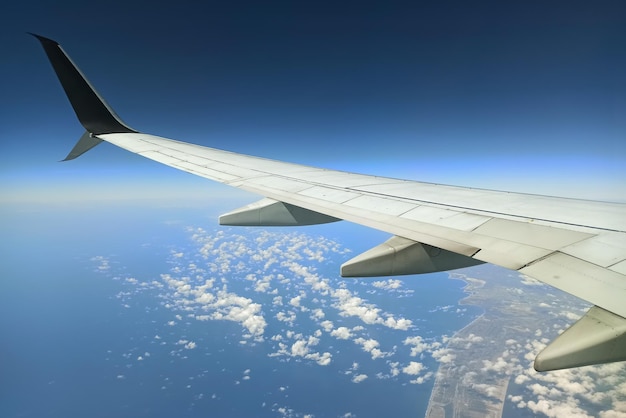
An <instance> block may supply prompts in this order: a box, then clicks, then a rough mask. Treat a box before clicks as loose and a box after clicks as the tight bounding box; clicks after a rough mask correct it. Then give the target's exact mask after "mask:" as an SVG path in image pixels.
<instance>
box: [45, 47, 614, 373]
mask: <svg viewBox="0 0 626 418" xmlns="http://www.w3.org/2000/svg"><path fill="white" fill-rule="evenodd" d="M34 36H35V37H37V39H39V41H40V42H41V44H42V46H43V48H44V50H45V52H46V54H47V56H48V58H49V60H50V62H51V64H52V66H53V68H54V70H55V72H56V74H57V76H58V78H59V80H60V82H61V85H62V87H63V88H64V90H65V92H66V94H67V96H68V98H69V100H70V103H71V104H72V106H73V108H74V111H75V112H76V115H77V117H78V119H79V121H80V123H81V124H82V125H83V127H84V128H85V129H86V132H85V134H84V135H83V136H82V137H81V139H80V140H79V141H78V143H77V144H76V146H75V147H74V149H72V151H71V152H70V153H69V155H68V156H67V157H66V159H65V160H70V159H73V158H76V157H78V156H80V155H81V154H83V153H84V152H86V151H88V150H89V149H91V148H93V147H94V146H96V145H98V144H99V143H101V142H102V141H105V142H108V143H111V144H113V145H117V146H118V147H121V148H124V149H126V150H128V151H130V152H133V153H136V154H139V155H142V156H144V157H146V158H150V159H152V160H155V161H157V162H160V163H162V164H166V165H169V166H171V167H174V168H176V169H179V170H183V171H186V172H189V173H191V174H195V175H198V176H201V177H205V178H208V179H211V180H215V181H218V182H221V183H224V184H228V185H230V186H233V187H238V188H241V189H244V190H247V191H250V192H253V193H256V194H259V195H261V196H264V198H263V199H261V200H260V201H258V202H255V203H252V204H250V205H248V206H245V207H243V208H240V209H237V210H235V211H233V212H230V213H227V214H225V215H222V216H221V217H220V224H226V225H248V226H251V225H254V226H273V225H283V226H284V225H310V224H319V223H325V222H334V221H338V220H342V219H343V220H348V221H351V222H355V223H358V224H362V225H365V226H368V227H371V228H375V229H379V230H382V231H385V232H388V233H390V234H392V235H393V237H392V238H391V239H389V240H388V241H386V242H385V243H383V244H381V245H379V246H377V247H375V248H373V249H371V250H369V251H366V252H365V253H363V254H361V255H359V256H357V257H355V258H353V259H352V260H350V261H348V262H346V263H345V264H344V265H342V267H341V274H342V275H343V276H349V277H363V276H384V275H402V274H418V273H428V272H435V271H446V270H451V269H456V268H461V267H467V266H471V265H475V264H480V263H483V262H487V263H493V264H496V265H499V266H502V267H506V268H508V269H511V270H517V271H519V272H520V273H522V274H525V275H528V276H531V277H534V278H535V279H538V280H540V281H542V282H544V283H547V284H549V285H551V286H554V287H556V288H558V289H561V290H564V291H566V292H568V293H571V294H573V295H575V296H577V297H579V298H581V299H584V300H586V301H589V302H590V303H592V304H593V305H595V306H594V307H592V308H591V309H590V310H589V312H587V314H585V315H584V316H583V317H582V318H581V319H580V320H579V321H578V322H576V323H575V324H574V325H572V326H571V327H570V328H569V329H568V330H566V331H565V332H564V333H563V334H561V335H560V336H559V337H558V338H556V339H555V340H554V341H553V342H552V343H550V344H549V345H548V346H547V347H546V348H545V349H544V350H543V351H542V352H541V353H540V354H539V355H538V356H537V358H536V359H535V368H536V369H537V370H538V371H546V370H555V369H562V368H570V367H578V366H582V365H589V364H600V363H607V362H613V361H626V205H624V204H618V203H606V202H594V201H586V200H574V199H565V198H557V197H550V196H540V195H531V194H520V193H510V192H501V191H492V190H482V189H472V188H467V187H455V186H447V185H440V184H432V183H424V182H417V181H410V180H400V179H393V178H385V177H377V176H371V175H362V174H355V173H348V172H343V171H335V170H328V169H322V168H315V167H309V166H304V165H299V164H291V163H287V162H281V161H275V160H270V159H265V158H259V157H254V156H249V155H243V154H238V153H233V152H228V151H224V150H220V149H214V148H208V147H204V146H200V145H194V144H189V143H185V142H180V141H175V140H172V139H166V138H161V137H158V136H153V135H148V134H144V133H140V132H138V131H136V130H134V129H132V128H130V127H129V126H128V125H126V124H125V123H124V122H122V121H121V119H120V118H119V117H118V116H117V115H116V114H115V112H113V110H112V109H111V107H110V106H109V105H108V104H107V103H106V102H105V101H104V100H103V99H102V98H101V97H100V95H99V94H98V93H97V92H96V90H95V89H94V88H93V87H92V86H91V84H89V82H88V81H87V79H86V78H85V77H84V76H83V74H82V73H81V71H80V70H79V69H78V67H77V66H76V65H75V64H74V63H73V62H72V61H71V59H70V58H69V56H68V55H67V54H66V53H65V52H64V51H63V49H62V48H61V47H60V45H59V44H58V43H57V42H55V41H53V40H51V39H47V38H44V37H42V36H39V35H34Z"/></svg>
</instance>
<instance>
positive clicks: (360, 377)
mask: <svg viewBox="0 0 626 418" xmlns="http://www.w3.org/2000/svg"><path fill="white" fill-rule="evenodd" d="M365 379H367V375H366V374H357V375H355V376H354V377H353V378H352V382H353V383H361V382H362V381H364V380H365Z"/></svg>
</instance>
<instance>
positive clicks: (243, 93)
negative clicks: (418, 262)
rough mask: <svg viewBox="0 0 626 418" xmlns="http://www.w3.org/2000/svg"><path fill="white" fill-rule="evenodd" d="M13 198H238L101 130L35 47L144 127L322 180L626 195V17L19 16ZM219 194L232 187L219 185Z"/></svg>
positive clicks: (3, 75)
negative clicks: (87, 135)
mask: <svg viewBox="0 0 626 418" xmlns="http://www.w3.org/2000/svg"><path fill="white" fill-rule="evenodd" d="M0 16H2V17H1V18H0V19H1V20H2V21H3V22H2V25H1V28H0V39H2V41H3V44H4V45H6V47H7V48H6V51H5V59H4V60H3V65H2V66H1V67H0V80H1V81H0V83H1V85H0V88H1V90H2V97H3V100H2V101H1V102H0V103H1V106H2V107H1V109H0V137H1V138H2V141H1V144H2V145H1V146H2V149H3V152H2V154H3V156H4V157H5V159H4V162H3V164H2V168H1V169H0V170H1V171H0V182H1V185H2V188H3V189H4V192H3V193H2V194H3V195H4V199H5V201H6V200H7V199H8V200H12V201H23V200H29V199H30V200H37V199H39V200H42V199H43V200H45V201H47V202H50V201H51V200H53V199H57V200H68V199H69V200H71V199H76V198H77V196H78V198H83V197H84V196H90V197H92V198H94V199H96V198H99V199H108V198H131V197H137V196H152V195H158V196H170V197H174V198H184V197H186V196H196V195H197V193H198V191H200V190H202V191H205V190H211V188H214V190H217V191H216V193H219V194H228V193H233V192H231V191H229V190H228V189H227V188H224V187H221V188H220V187H217V186H215V185H213V184H207V183H208V182H206V181H204V180H202V181H200V180H199V179H192V178H191V177H192V176H190V175H187V174H184V173H175V172H174V171H173V170H172V169H170V168H167V167H159V166H158V165H157V164H155V163H153V162H150V161H142V159H141V158H140V157H137V156H134V155H130V154H128V153H126V152H125V151H122V150H118V149H115V147H113V146H110V145H108V144H104V145H100V146H99V147H98V148H97V149H95V150H92V151H90V152H89V153H88V154H86V155H84V156H82V157H81V158H79V159H78V160H76V161H72V162H69V163H63V164H60V163H58V161H59V160H61V159H62V158H63V157H64V156H65V155H66V153H67V152H69V150H70V149H71V148H72V146H73V145H74V143H75V142H76V141H77V140H78V138H79V137H80V135H81V134H82V127H81V126H80V125H79V123H78V122H77V120H76V118H75V116H74V114H73V112H72V109H71V107H70V106H69V103H68V101H67V99H66V98H65V96H64V93H63V91H62V89H61V88H60V85H59V83H58V81H57V80H56V77H55V75H54V73H53V71H52V69H51V67H50V65H49V64H48V62H47V59H46V57H45V55H44V53H43V51H42V49H41V48H40V46H39V45H38V43H37V42H36V40H35V39H33V38H31V37H29V36H28V35H26V34H25V32H27V31H30V32H35V33H38V34H41V35H44V36H47V37H50V38H53V39H55V40H57V41H58V42H60V43H61V45H62V46H63V48H64V49H65V50H66V51H67V53H68V54H69V55H70V56H71V57H72V59H73V60H74V61H75V62H76V63H77V64H78V66H79V67H80V68H81V69H82V71H83V72H84V73H85V74H86V75H87V77H88V78H89V80H90V81H91V82H92V84H93V85H94V86H95V87H96V89H98V90H99V92H100V93H101V95H103V96H104V97H105V98H106V100H107V101H108V102H109V103H110V104H111V106H112V107H113V108H114V109H115V110H116V112H117V113H118V114H119V115H120V116H121V117H122V119H123V120H124V121H125V122H126V123H128V124H129V125H130V126H132V127H134V128H135V129H137V130H140V131H143V132H147V133H152V134H156V135H160V136H165V137H170V138H174V139H178V140H183V141H189V142H194V143H199V144H202V145H207V146H213V147H218V148H224V149H228V150H233V151H239V152H244V153H249V154H253V155H261V156H265V157H270V158H276V159H283V160H288V161H293V162H300V163H305V164H311V165H316V166H323V167H328V168H335V169H341V170H348V171H357V172H364V173H367V174H377V175H385V176H392V177H402V178H411V179H415V180H423V181H431V182H438V183H446V184H455V185H467V186H473V187H484V188H493V189H504V190H513V191H523V192H531V193H539V194H554V195H560V196H571V197H578V198H587V199H598V200H612V201H626V182H624V179H625V178H626V141H625V140H624V137H625V136H626V121H625V118H624V114H625V113H626V79H625V78H624V76H623V75H624V74H625V73H626V71H625V70H626V52H624V51H625V50H624V48H623V46H624V45H625V44H626V27H625V26H624V25H623V22H624V18H625V17H626V5H624V3H623V2H620V1H603V2H594V3H591V2H579V1H574V2H571V1H568V2H558V1H554V2H534V1H531V2H506V4H504V3H501V2H479V3H475V2H462V1H459V2H455V1H451V2H393V1H392V2H323V1H322V2H317V1H316V2H246V1H239V2H192V1H177V2H159V1H150V2H147V1H133V2H116V1H106V2H103V1H95V2H88V3H85V2H78V1H65V2H62V3H56V4H53V3H50V2H43V1H32V2H3V4H2V6H0ZM216 187H217V188H216Z"/></svg>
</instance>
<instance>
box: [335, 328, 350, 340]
mask: <svg viewBox="0 0 626 418" xmlns="http://www.w3.org/2000/svg"><path fill="white" fill-rule="evenodd" d="M330 335H332V336H333V337H335V338H337V339H340V340H347V339H350V338H351V337H352V332H350V329H349V328H346V327H339V328H337V329H335V330H333V331H332V332H331V333H330Z"/></svg>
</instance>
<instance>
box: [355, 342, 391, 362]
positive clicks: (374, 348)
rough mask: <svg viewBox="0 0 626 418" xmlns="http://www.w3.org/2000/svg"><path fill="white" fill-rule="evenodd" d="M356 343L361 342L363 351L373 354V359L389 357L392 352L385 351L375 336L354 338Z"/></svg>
mask: <svg viewBox="0 0 626 418" xmlns="http://www.w3.org/2000/svg"><path fill="white" fill-rule="evenodd" d="M354 342H355V343H356V344H359V345H360V346H361V347H362V348H363V351H366V352H368V353H370V355H371V356H372V360H376V359H377V358H383V357H389V356H390V355H391V354H392V353H389V352H384V351H382V350H381V349H380V348H378V347H379V346H380V343H379V342H378V341H376V340H374V339H373V338H370V339H367V340H366V339H365V338H361V337H359V338H357V339H355V340H354Z"/></svg>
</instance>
